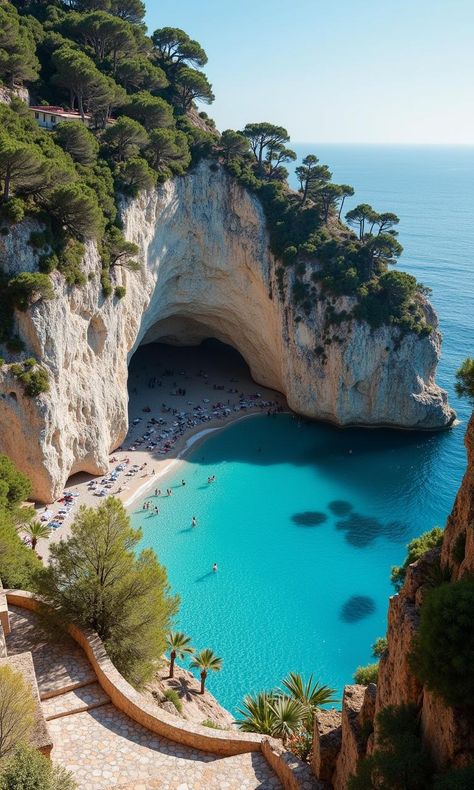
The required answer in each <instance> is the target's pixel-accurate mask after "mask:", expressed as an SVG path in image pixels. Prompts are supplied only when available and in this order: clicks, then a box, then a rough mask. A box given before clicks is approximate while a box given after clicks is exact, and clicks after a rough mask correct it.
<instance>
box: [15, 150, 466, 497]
mask: <svg viewBox="0 0 474 790" xmlns="http://www.w3.org/2000/svg"><path fill="white" fill-rule="evenodd" d="M122 218H123V222H124V233H125V235H126V237H127V238H128V239H129V240H131V241H134V242H136V243H137V244H138V245H139V247H140V249H141V255H142V259H143V262H144V265H143V267H142V269H141V270H140V271H139V272H129V271H126V270H123V269H119V268H118V267H116V275H115V276H116V279H117V284H123V285H125V286H126V296H125V297H124V298H123V299H122V300H118V299H116V298H113V299H111V298H108V299H105V298H104V297H103V295H102V291H101V286H100V276H99V275H100V261H99V256H98V252H97V249H96V248H95V246H94V245H93V244H90V245H88V247H87V252H86V256H85V260H84V263H83V267H84V271H85V273H86V276H87V277H88V281H87V284H86V285H84V286H81V287H72V286H68V285H67V284H66V283H65V281H64V278H63V277H62V275H60V274H59V273H58V272H54V273H53V275H52V278H53V281H54V289H55V298H54V299H52V300H47V301H43V300H40V301H38V302H37V303H36V304H34V305H32V306H31V308H30V309H29V310H28V312H26V313H18V314H17V316H16V319H15V320H16V322H17V331H18V333H19V335H20V337H21V338H22V339H23V341H24V342H25V346H26V353H27V354H28V355H34V356H36V358H37V359H38V360H41V362H42V364H43V365H44V366H45V367H46V369H47V370H48V373H49V379H50V391H49V392H48V393H46V394H43V395H41V396H39V397H38V398H36V399H33V400H32V399H29V398H27V397H25V395H24V394H23V391H22V388H21V386H20V385H19V384H18V382H17V381H16V380H15V379H14V378H13V376H11V375H10V374H8V372H3V373H0V379H1V381H0V385H1V392H2V397H1V398H0V421H1V425H2V432H1V437H0V452H5V453H7V454H8V455H9V456H10V457H11V458H12V459H13V460H14V461H15V463H16V464H17V465H18V467H19V468H20V469H22V470H23V471H24V472H25V473H26V474H28V476H29V477H30V478H31V479H32V481H33V489H34V496H35V497H36V498H37V499H38V500H40V501H45V502H48V501H51V500H52V499H53V498H54V497H56V496H57V495H58V494H59V493H60V491H61V490H62V488H63V486H64V484H65V482H66V480H67V478H68V476H69V475H70V474H73V473H75V472H78V471H86V472H90V473H93V474H100V473H102V472H104V471H105V470H106V469H107V468H108V455H109V453H110V452H111V451H112V450H113V449H114V448H116V447H117V446H119V445H120V444H121V442H122V441H123V439H124V437H125V435H126V432H127V398H128V396H127V368H128V362H129V360H130V357H131V355H132V354H133V352H134V351H135V350H136V348H137V347H138V346H139V345H140V344H141V343H147V342H153V341H157V340H161V341H162V342H167V343H172V344H185V345H189V344H197V343H200V342H201V341H202V340H203V339H205V338H207V337H215V338H217V339H218V340H221V341H224V342H225V343H228V344H230V345H232V346H233V347H235V348H236V349H237V350H238V351H239V352H240V353H241V354H242V356H243V357H244V358H245V360H246V361H247V363H248V365H249V367H250V370H251V373H252V376H253V377H254V379H255V381H256V382H258V383H261V384H264V385H266V386H269V387H273V388H275V389H277V390H280V391H281V392H283V393H284V394H285V395H286V397H287V400H288V403H289V405H290V407H291V408H292V409H294V410H295V411H296V412H298V413H300V414H303V415H306V416H308V417H311V418H315V419H321V420H329V421H332V422H334V423H335V424H337V425H341V426H347V425H369V426H382V425H384V426H393V427H398V428H406V429H428V430H430V429H431V430H432V429H439V428H443V427H446V426H447V425H449V424H450V423H451V422H452V419H453V412H452V410H451V409H450V408H449V406H448V403H447V396H446V393H445V392H444V391H443V390H441V389H440V388H439V387H438V386H437V385H436V383H435V378H434V377H435V370H436V364H437V361H438V357H439V352H440V344H441V337H440V334H439V332H438V330H437V328H436V327H437V320H436V316H435V315H434V312H433V310H432V308H431V306H430V305H429V303H428V302H426V304H425V310H426V312H427V316H428V320H429V323H430V324H432V325H434V327H435V329H434V331H433V332H432V333H431V334H430V335H429V336H426V337H420V336H418V335H415V334H408V335H406V336H404V337H403V338H400V337H399V333H398V330H396V329H394V328H391V327H388V326H386V327H382V328H380V329H377V330H375V331H374V330H371V329H370V327H369V326H368V325H367V324H366V323H365V322H360V321H351V322H346V323H344V324H342V325H341V326H340V327H338V341H337V342H333V343H331V344H330V345H329V346H327V347H326V350H325V357H323V356H322V355H321V354H320V353H318V347H320V345H321V339H322V336H323V334H324V331H325V323H326V315H325V309H326V308H325V303H324V301H316V303H315V305H314V308H313V312H312V314H311V316H309V317H306V316H301V315H298V311H297V310H296V309H295V308H294V306H293V305H292V303H291V285H292V283H291V274H290V273H288V272H287V273H286V274H285V278H286V284H285V295H283V296H282V295H281V294H280V292H279V289H278V285H277V278H276V270H277V268H278V266H279V263H278V262H276V261H275V260H274V258H273V256H272V254H271V252H270V250H269V245H268V235H267V231H266V225H265V218H264V214H263V209H262V207H261V205H260V203H259V202H258V200H257V199H256V198H255V197H254V196H253V195H251V194H250V193H248V192H247V191H246V190H244V189H243V188H242V187H240V186H239V185H238V184H237V183H236V182H235V181H234V180H233V179H232V178H231V177H230V176H229V175H227V174H226V173H225V172H224V171H223V170H222V169H217V168H216V167H215V166H212V165H210V164H209V163H206V162H202V163H201V164H200V165H199V166H198V167H197V168H195V169H194V170H193V171H192V172H190V173H189V174H188V175H186V176H185V177H183V178H179V179H175V180H173V181H169V182H167V183H166V184H164V185H163V186H161V187H160V188H159V189H158V190H156V191H154V192H153V193H152V194H148V195H146V196H145V195H144V196H142V197H140V198H139V199H137V200H134V201H130V202H128V203H127V204H125V205H124V206H123V210H122ZM34 229H37V227H36V226H35V224H34V223H33V222H30V223H24V224H23V225H22V226H16V228H15V229H14V230H13V232H12V233H11V234H9V236H8V237H4V238H3V239H2V241H1V244H2V245H3V249H2V250H1V258H2V265H3V266H4V268H6V269H8V271H10V272H15V271H16V270H35V269H36V268H37V260H36V259H35V255H34V253H33V250H32V249H31V247H29V246H28V244H27V242H28V238H29V233H30V232H31V230H34ZM333 307H334V309H335V310H336V311H340V310H343V309H346V310H347V309H348V308H350V307H351V300H350V298H348V297H341V298H339V299H337V300H334V303H333Z"/></svg>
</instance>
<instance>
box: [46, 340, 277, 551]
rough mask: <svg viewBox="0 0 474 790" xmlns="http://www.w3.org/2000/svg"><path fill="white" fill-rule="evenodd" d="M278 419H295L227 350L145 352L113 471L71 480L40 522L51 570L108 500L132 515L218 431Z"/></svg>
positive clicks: (132, 372) (134, 368) (134, 370)
mask: <svg viewBox="0 0 474 790" xmlns="http://www.w3.org/2000/svg"><path fill="white" fill-rule="evenodd" d="M271 412H280V413H282V412H286V413H291V410H290V409H289V407H288V404H287V402H286V399H285V397H284V395H282V394H281V393H280V392H278V391H276V390H273V389H270V388H268V387H264V386H262V385H258V384H256V382H255V381H254V380H253V379H252V377H251V376H250V372H249V370H248V368H247V366H246V364H245V363H244V361H243V360H242V358H241V357H240V356H239V355H237V354H236V352H234V351H231V352H230V353H229V351H228V350H227V349H224V350H222V349H220V348H218V349H214V348H211V349H207V348H201V347H200V348H199V349H195V348H192V349H188V348H181V347H174V346H162V345H155V346H153V345H151V346H144V347H142V348H141V349H140V350H139V352H137V355H136V357H135V358H134V363H132V365H131V366H130V368H129V408H128V423H129V429H128V433H127V436H126V437H125V439H124V440H123V442H122V444H121V445H120V447H118V448H117V449H115V450H114V451H111V452H110V453H109V463H108V471H106V472H105V473H104V474H100V475H92V474H87V473H85V472H79V473H77V474H75V475H73V476H72V477H70V478H69V479H68V481H67V483H66V486H65V489H64V490H65V491H67V492H68V493H70V494H71V495H72V496H71V499H70V500H68V501H65V499H64V496H63V497H61V498H59V499H58V500H56V501H55V502H53V503H51V504H49V505H47V506H46V507H45V506H44V505H43V506H41V507H40V506H38V507H37V517H38V518H39V519H40V520H41V521H43V522H44V523H47V524H48V525H51V527H52V531H51V533H50V535H49V537H48V538H45V539H42V540H40V541H38V552H39V554H40V555H41V557H42V558H43V561H44V562H45V563H46V564H47V562H48V558H49V546H50V545H51V544H53V543H57V542H59V541H61V540H63V539H67V538H68V537H69V535H70V524H71V523H72V521H73V520H74V517H75V515H76V513H77V510H78V509H79V506H81V505H85V506H87V507H93V508H95V507H98V506H99V505H100V503H101V502H102V501H103V499H105V498H106V497H107V496H114V497H116V498H117V499H119V500H120V501H121V502H122V504H123V506H124V507H125V509H126V510H127V513H128V514H129V515H130V512H131V510H132V508H133V507H134V505H136V503H137V501H139V500H140V499H141V498H145V497H146V496H147V492H148V491H149V490H150V489H152V488H153V487H154V486H157V485H158V481H159V480H160V481H161V480H163V478H165V477H166V475H168V474H169V473H171V472H172V471H176V469H177V468H179V464H182V463H183V462H184V461H185V458H186V456H187V455H188V453H189V452H190V451H191V450H192V449H194V448H195V447H196V446H198V444H200V443H201V442H203V441H205V440H206V438H207V437H208V436H210V435H212V434H213V433H215V432H216V431H219V430H223V429H224V428H226V427H228V426H229V425H233V424H235V423H237V422H239V421H240V420H244V419H246V418H247V417H251V416H255V415H257V414H265V413H271Z"/></svg>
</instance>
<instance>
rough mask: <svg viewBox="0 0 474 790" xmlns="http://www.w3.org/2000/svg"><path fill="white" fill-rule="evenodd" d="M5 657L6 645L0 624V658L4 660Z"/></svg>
mask: <svg viewBox="0 0 474 790" xmlns="http://www.w3.org/2000/svg"><path fill="white" fill-rule="evenodd" d="M6 655H7V644H6V642H5V631H4V630H3V625H2V624H1V623H0V658H5V656H6Z"/></svg>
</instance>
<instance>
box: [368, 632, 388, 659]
mask: <svg viewBox="0 0 474 790" xmlns="http://www.w3.org/2000/svg"><path fill="white" fill-rule="evenodd" d="M387 645H388V642H387V637H386V636H379V638H378V639H376V640H375V642H374V644H373V645H372V655H373V657H374V658H380V656H381V655H382V653H384V652H385V650H386V649H387Z"/></svg>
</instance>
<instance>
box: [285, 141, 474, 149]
mask: <svg viewBox="0 0 474 790" xmlns="http://www.w3.org/2000/svg"><path fill="white" fill-rule="evenodd" d="M291 142H292V144H293V145H385V146H396V145H405V146H410V145H411V146H415V145H417V146H427V147H428V146H429V147H432V148H434V147H449V148H474V142H472V143H454V142H436V143H433V142H420V141H418V142H415V141H413V142H411V141H409V142H404V141H399V142H389V141H362V140H356V141H350V140H346V141H342V140H338V141H334V140H316V141H315V140H291Z"/></svg>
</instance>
